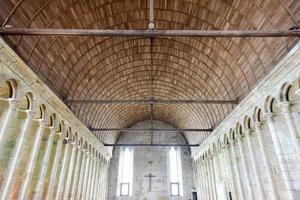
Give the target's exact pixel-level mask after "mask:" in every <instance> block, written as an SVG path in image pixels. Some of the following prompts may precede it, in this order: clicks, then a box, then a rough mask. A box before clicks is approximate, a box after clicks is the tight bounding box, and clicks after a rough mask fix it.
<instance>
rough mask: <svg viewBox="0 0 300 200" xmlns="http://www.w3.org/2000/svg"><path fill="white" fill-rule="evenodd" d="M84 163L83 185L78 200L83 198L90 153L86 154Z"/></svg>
mask: <svg viewBox="0 0 300 200" xmlns="http://www.w3.org/2000/svg"><path fill="white" fill-rule="evenodd" d="M86 154H87V155H86V163H85V169H84V176H83V183H82V188H81V190H80V191H81V198H79V199H84V198H85V189H86V185H87V184H86V183H87V179H88V174H89V164H90V153H89V152H87V153H86Z"/></svg>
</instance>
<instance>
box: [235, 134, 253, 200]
mask: <svg viewBox="0 0 300 200" xmlns="http://www.w3.org/2000/svg"><path fill="white" fill-rule="evenodd" d="M237 143H238V147H239V150H240V153H241V160H242V167H243V171H244V174H245V178H246V185H247V189H248V193H249V198H250V199H254V193H253V188H252V187H253V186H252V185H251V180H250V175H249V168H248V164H247V162H246V155H245V151H244V146H243V143H242V136H238V142H237Z"/></svg>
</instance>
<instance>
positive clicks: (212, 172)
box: [193, 78, 300, 200]
mask: <svg viewBox="0 0 300 200" xmlns="http://www.w3.org/2000/svg"><path fill="white" fill-rule="evenodd" d="M299 80H300V78H299V79H297V80H294V81H292V82H291V83H284V84H283V85H282V86H281V87H280V91H278V93H279V96H278V97H277V98H276V97H273V96H271V95H269V96H267V97H266V99H265V100H264V101H263V104H262V105H257V106H254V107H253V109H252V110H251V111H250V112H249V111H248V113H246V112H245V115H244V117H242V118H241V120H240V121H236V122H233V123H232V124H234V126H233V127H231V128H229V129H227V130H224V129H220V130H218V131H219V133H218V134H216V135H214V136H212V137H214V138H212V139H211V140H210V142H208V143H207V144H205V145H203V146H200V148H199V151H198V152H197V153H196V155H194V163H193V166H194V173H195V176H194V179H195V185H196V188H197V193H198V196H199V197H200V199H201V200H202V199H204V200H223V199H224V200H225V199H226V200H227V199H228V200H231V199H238V200H255V199H257V200H264V199H268V200H280V199H282V200H283V199H284V200H286V199H290V200H297V199H299V198H300V188H299V183H300V175H299V172H300V125H299V124H300V115H299V113H300V95H299V91H300V89H299V88H300V87H299V86H300V84H299V83H300V81H299ZM273 92H274V93H276V91H273ZM250 116H252V117H250ZM228 123H230V122H228Z"/></svg>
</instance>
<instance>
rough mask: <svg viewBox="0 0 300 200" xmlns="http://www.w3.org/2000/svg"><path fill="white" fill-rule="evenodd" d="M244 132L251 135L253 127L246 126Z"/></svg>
mask: <svg viewBox="0 0 300 200" xmlns="http://www.w3.org/2000/svg"><path fill="white" fill-rule="evenodd" d="M244 132H245V136H251V135H252V133H253V132H254V129H253V128H246V129H245V131H244Z"/></svg>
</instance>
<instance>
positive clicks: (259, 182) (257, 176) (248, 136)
mask: <svg viewBox="0 0 300 200" xmlns="http://www.w3.org/2000/svg"><path fill="white" fill-rule="evenodd" d="M251 132H252V130H251V129H246V130H245V135H246V141H247V145H248V149H249V153H250V158H251V164H252V167H253V170H254V175H255V179H256V182H257V187H258V196H259V199H265V195H264V188H263V183H262V178H261V175H260V172H259V167H258V164H257V161H256V158H255V152H254V149H253V143H252V140H251Z"/></svg>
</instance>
